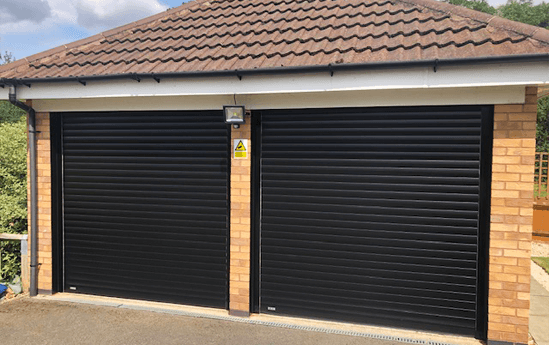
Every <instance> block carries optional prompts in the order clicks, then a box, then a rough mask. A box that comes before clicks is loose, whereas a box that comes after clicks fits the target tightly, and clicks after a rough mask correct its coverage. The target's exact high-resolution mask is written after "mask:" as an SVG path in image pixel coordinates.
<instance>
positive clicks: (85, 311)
mask: <svg viewBox="0 0 549 345" xmlns="http://www.w3.org/2000/svg"><path fill="white" fill-rule="evenodd" d="M0 342H1V343H2V344H33V345H40V344H56V345H61V344H71V345H73V344H79V345H81V344H94V345H96V344H178V345H181V344H200V345H207V344H223V345H225V344H227V345H230V344H239V345H241V344H242V345H259V344H261V345H271V344H272V345H278V344H311V345H313V344H314V345H324V344H325V345H328V344H329V345H338V344H357V345H358V344H368V345H391V344H395V345H396V344H399V345H402V344H403V343H398V342H392V341H385V340H377V339H371V338H363V337H353V336H345V335H336V334H327V333H320V332H311V331H300V330H294V329H287V328H278V327H268V326H262V325H253V324H243V323H238V322H230V321H221V320H212V319H205V318H193V317H187V316H181V315H169V314H162V313H155V312H149V311H139V310H129V309H120V308H114V307H105V306H95V305H87V304H78V303H69V302H59V301H51V300H41V299H31V298H18V299H16V300H13V301H9V302H6V303H2V304H0Z"/></svg>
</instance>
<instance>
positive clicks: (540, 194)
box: [534, 183, 547, 198]
mask: <svg viewBox="0 0 549 345" xmlns="http://www.w3.org/2000/svg"><path fill="white" fill-rule="evenodd" d="M534 196H535V197H538V198H546V197H547V185H546V184H542V185H541V191H540V190H539V185H538V184H537V183H535V184H534Z"/></svg>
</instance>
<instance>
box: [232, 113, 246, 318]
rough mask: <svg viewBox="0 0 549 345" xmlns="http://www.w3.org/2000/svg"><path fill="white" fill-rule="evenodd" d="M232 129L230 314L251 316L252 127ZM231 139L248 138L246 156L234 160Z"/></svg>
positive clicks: (243, 126)
mask: <svg viewBox="0 0 549 345" xmlns="http://www.w3.org/2000/svg"><path fill="white" fill-rule="evenodd" d="M250 122H251V121H250V118H249V117H248V116H247V118H246V124H244V125H241V126H240V128H239V129H235V128H232V129H231V239H230V241H231V248H230V260H231V262H230V267H229V313H230V314H231V315H235V316H249V315H250V303H249V302H250V195H251V193H250V188H251V185H250V176H251V156H250V154H251V124H250ZM234 139H248V157H247V158H246V159H234V158H233V154H232V152H233V150H234V147H233V146H234Z"/></svg>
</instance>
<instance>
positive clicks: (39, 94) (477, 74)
mask: <svg viewBox="0 0 549 345" xmlns="http://www.w3.org/2000/svg"><path fill="white" fill-rule="evenodd" d="M543 84H549V61H547V62H535V63H522V64H519V63H510V64H484V65H478V66H451V67H441V68H439V69H438V70H437V72H434V70H433V68H431V67H421V68H411V69H381V70H365V71H345V72H343V71H342V72H335V74H334V75H333V76H330V74H329V73H328V72H326V73H310V74H307V73H305V74H278V75H253V76H244V77H243V78H242V80H239V79H238V78H237V77H236V76H234V77H232V76H231V77H189V78H180V79H170V78H166V79H162V80H161V82H160V83H157V82H156V81H154V80H153V79H148V80H146V79H143V80H141V82H137V81H135V80H131V79H127V80H126V79H124V80H111V81H88V82H87V85H86V86H84V85H82V84H80V83H78V82H76V81H75V82H63V83H34V84H32V86H31V87H30V88H29V87H26V86H23V85H21V86H18V88H17V89H18V91H17V92H18V95H17V96H18V98H20V99H33V100H36V99H43V100H45V99H56V100H60V99H83V98H109V97H116V98H121V97H146V96H198V95H201V96H205V95H227V94H230V95H232V94H242V95H244V94H246V95H251V94H276V93H283V94H293V93H311V92H313V93H316V92H337V91H357V90H398V89H441V88H471V87H486V86H512V85H543ZM7 98H8V89H7V88H4V89H0V99H7Z"/></svg>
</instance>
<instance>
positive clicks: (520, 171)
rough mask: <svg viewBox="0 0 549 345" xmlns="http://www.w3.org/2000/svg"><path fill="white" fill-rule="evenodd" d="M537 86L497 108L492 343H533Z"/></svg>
mask: <svg viewBox="0 0 549 345" xmlns="http://www.w3.org/2000/svg"><path fill="white" fill-rule="evenodd" d="M536 118H537V88H536V87H527V88H526V99H525V103H524V104H509V105H496V106H495V107H494V146H493V162H492V164H493V165H492V206H491V224H490V261H489V263H490V264H489V294H488V341H489V343H497V342H508V343H520V344H526V343H528V311H529V308H530V251H531V240H532V221H533V219H532V218H533V217H532V213H533V191H534V157H535V146H536V139H535V137H536Z"/></svg>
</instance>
